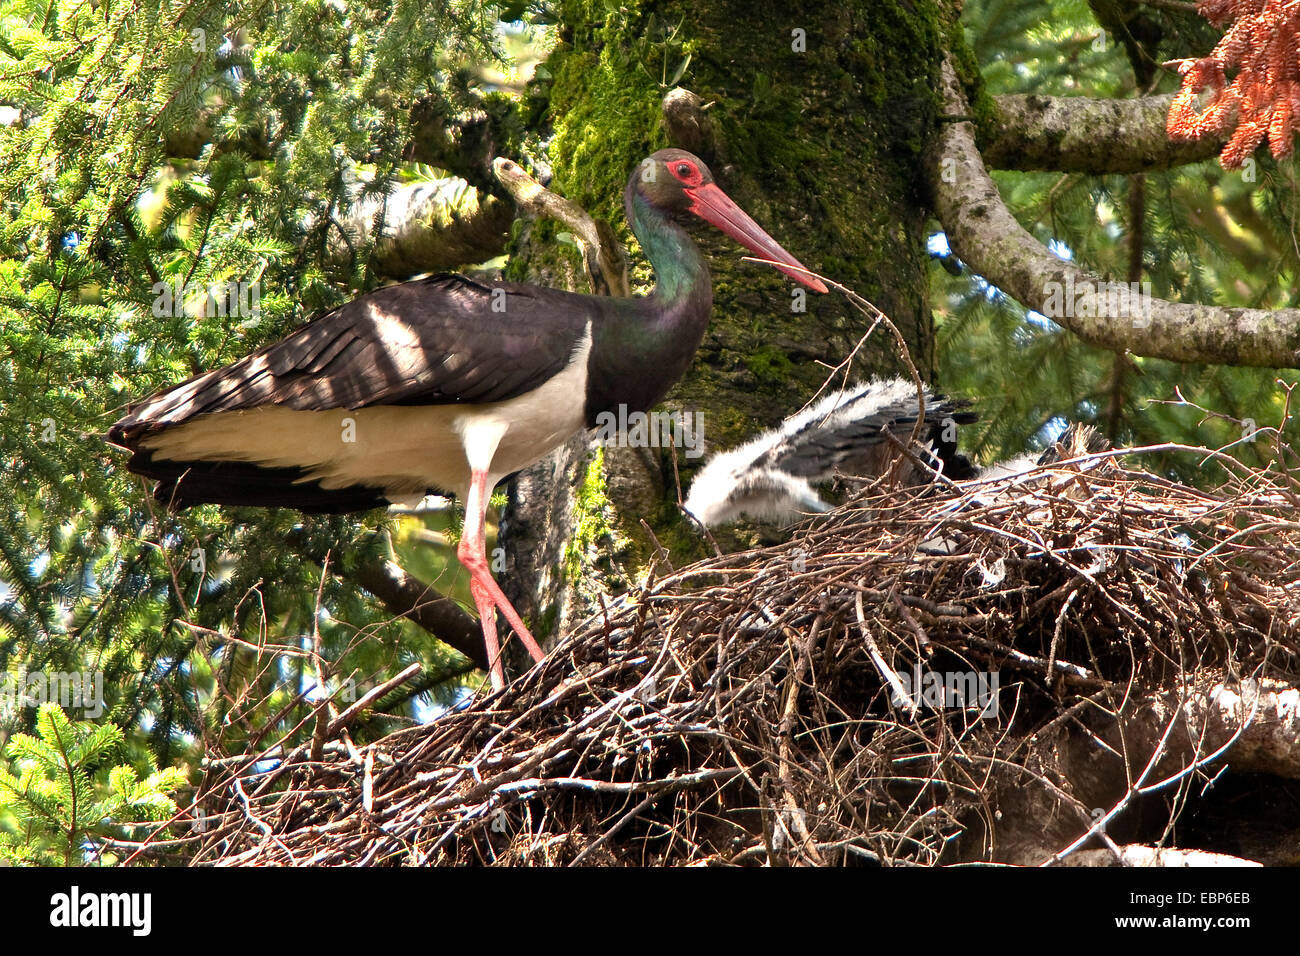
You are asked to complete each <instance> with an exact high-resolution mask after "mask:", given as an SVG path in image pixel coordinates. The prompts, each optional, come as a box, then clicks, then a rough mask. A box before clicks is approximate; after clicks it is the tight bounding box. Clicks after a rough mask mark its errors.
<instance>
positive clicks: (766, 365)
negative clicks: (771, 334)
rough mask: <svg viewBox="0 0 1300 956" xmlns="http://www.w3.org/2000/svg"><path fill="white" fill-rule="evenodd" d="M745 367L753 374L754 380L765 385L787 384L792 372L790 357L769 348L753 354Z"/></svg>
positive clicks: (778, 350)
mask: <svg viewBox="0 0 1300 956" xmlns="http://www.w3.org/2000/svg"><path fill="white" fill-rule="evenodd" d="M745 365H746V366H747V367H748V368H749V370H750V371H751V372H753V373H754V377H755V378H757V379H758V380H759V381H761V382H767V383H772V382H780V383H784V382H788V381H790V375H791V373H792V372H793V371H794V363H793V362H791V361H790V357H789V356H788V355H786V354H785V353H784V352H782V351H781V350H780V349H777V348H773V347H771V346H768V347H765V348H761V349H759V350H758V351H757V352H754V353H753V354H752V355H750V357H749V359H748V361H746V362H745Z"/></svg>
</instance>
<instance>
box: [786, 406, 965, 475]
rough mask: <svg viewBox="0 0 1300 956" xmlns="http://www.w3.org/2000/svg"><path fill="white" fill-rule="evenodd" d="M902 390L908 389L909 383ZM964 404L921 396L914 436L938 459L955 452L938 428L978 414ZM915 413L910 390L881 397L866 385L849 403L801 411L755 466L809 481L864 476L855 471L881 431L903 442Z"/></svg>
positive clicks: (879, 438) (878, 443)
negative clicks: (923, 401) (923, 399)
mask: <svg viewBox="0 0 1300 956" xmlns="http://www.w3.org/2000/svg"><path fill="white" fill-rule="evenodd" d="M889 384H890V385H891V386H892V384H893V383H889ZM907 387H908V388H909V389H910V387H911V386H910V383H907ZM969 406H970V402H969V401H966V400H963V399H958V400H952V399H948V398H946V397H945V396H942V395H932V394H928V393H927V395H926V408H925V424H924V425H923V426H922V430H921V435H920V438H921V441H922V442H923V443H930V444H931V445H932V446H933V447H934V449H935V452H936V454H937V455H938V457H940V458H942V459H943V460H944V461H948V460H949V459H950V458H953V457H954V455H955V451H956V445H955V442H953V441H951V440H945V437H944V435H943V431H944V425H945V423H947V422H949V421H952V422H955V423H957V424H961V425H965V424H969V423H970V422H973V421H975V420H976V418H977V417H978V416H977V415H976V413H975V412H973V411H970V410H969ZM919 414H920V408H919V404H918V402H917V399H916V394H915V392H910V393H909V394H903V395H901V396H892V395H890V396H888V397H887V398H886V397H885V396H882V395H880V394H877V393H876V392H875V391H874V390H873V387H872V386H868V387H867V389H866V390H864V392H863V393H862V394H859V395H857V396H855V397H853V398H851V399H850V400H849V401H846V402H843V403H841V404H838V405H833V406H832V405H823V406H821V407H820V408H819V409H814V410H813V413H811V414H810V413H805V414H804V415H803V416H801V420H800V421H798V422H797V423H796V422H790V423H789V425H791V426H792V427H790V428H789V430H788V432H787V435H786V436H785V438H784V439H783V440H782V441H781V442H780V443H778V444H777V445H775V446H774V447H773V448H772V449H771V450H770V451H769V452H767V454H766V455H765V456H764V458H763V460H762V461H761V464H763V465H766V466H768V467H771V468H774V469H776V470H777V471H782V472H785V473H786V474H789V475H795V476H797V477H800V478H809V479H812V480H815V481H821V480H825V479H826V478H829V477H831V476H832V475H833V474H834V473H835V472H836V471H837V470H843V471H847V472H850V473H855V472H856V473H866V472H863V471H861V469H862V467H863V462H864V461H869V460H870V458H869V457H868V456H870V455H872V454H873V453H874V452H875V450H876V449H877V448H879V446H881V445H882V444H884V443H885V442H886V437H885V435H886V432H888V433H889V434H890V435H892V436H893V437H894V438H896V439H898V440H899V441H906V440H907V439H908V438H909V437H910V436H911V434H912V430H913V429H914V428H915V427H916V420H917V417H918V415H919ZM889 454H890V455H892V454H893V453H892V452H889ZM963 470H964V469H963Z"/></svg>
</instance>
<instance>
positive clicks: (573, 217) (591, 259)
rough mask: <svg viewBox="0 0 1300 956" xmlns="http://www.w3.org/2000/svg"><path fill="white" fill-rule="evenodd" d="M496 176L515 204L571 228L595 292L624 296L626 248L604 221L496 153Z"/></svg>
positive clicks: (625, 289)
mask: <svg viewBox="0 0 1300 956" xmlns="http://www.w3.org/2000/svg"><path fill="white" fill-rule="evenodd" d="M492 168H493V170H494V171H495V172H496V176H497V179H499V180H500V181H501V185H502V186H504V187H505V189H506V191H507V192H509V193H510V195H511V196H513V197H514V200H515V202H516V203H517V204H518V205H519V208H520V209H522V210H524V211H525V212H528V213H530V214H531V215H534V216H549V217H551V218H552V219H555V220H556V221H558V222H560V223H561V224H563V225H565V226H567V227H568V228H569V229H571V230H573V234H574V236H575V237H576V238H577V240H578V245H579V247H580V248H581V249H582V265H583V268H584V269H585V270H586V272H587V280H588V281H589V282H590V283H591V291H592V292H593V293H595V294H596V295H612V296H619V297H623V296H627V295H629V294H630V293H629V291H628V284H627V251H626V250H624V248H623V246H622V244H621V243H619V241H618V240H617V239H616V238H615V237H614V231H613V230H612V229H610V228H609V225H608V224H607V223H604V222H597V221H596V220H595V219H593V218H592V217H591V214H590V213H588V212H587V210H585V209H583V208H582V207H581V206H579V205H578V204H577V203H575V202H573V201H571V200H568V199H565V198H564V197H563V196H558V195H556V194H555V193H553V192H551V191H550V190H549V189H546V188H545V187H544V186H542V184H541V183H539V182H537V181H536V180H535V179H533V178H532V177H531V176H529V175H528V174H527V173H526V172H524V170H523V168H522V167H521V166H520V165H519V164H518V163H512V162H511V161H510V160H508V159H502V158H501V157H497V158H496V159H495V160H493V162H492Z"/></svg>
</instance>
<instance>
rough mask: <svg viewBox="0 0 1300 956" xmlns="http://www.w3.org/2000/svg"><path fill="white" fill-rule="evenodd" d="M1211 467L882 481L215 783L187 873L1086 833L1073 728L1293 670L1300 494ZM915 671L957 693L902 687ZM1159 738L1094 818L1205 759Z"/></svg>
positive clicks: (895, 852)
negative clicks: (502, 680)
mask: <svg viewBox="0 0 1300 956" xmlns="http://www.w3.org/2000/svg"><path fill="white" fill-rule="evenodd" d="M1236 468H1237V470H1236V472H1235V475H1236V477H1234V478H1232V479H1231V480H1230V481H1229V482H1228V484H1227V485H1225V486H1224V487H1223V488H1221V489H1220V490H1218V491H1215V492H1205V491H1200V490H1196V489H1193V488H1189V487H1186V486H1183V485H1179V484H1176V483H1172V482H1169V481H1166V480H1163V479H1161V478H1158V477H1155V476H1153V475H1150V474H1146V473H1141V472H1134V471H1127V470H1125V469H1124V468H1122V467H1121V466H1120V465H1119V464H1118V459H1117V458H1115V457H1114V453H1111V455H1110V456H1107V455H1098V456H1091V457H1089V458H1086V459H1080V460H1076V461H1074V462H1066V463H1063V464H1058V465H1054V466H1051V467H1048V468H1042V469H1039V470H1038V471H1035V472H1033V473H1031V474H1029V475H1027V476H1023V477H1020V478H1017V479H1012V480H1003V481H1000V482H996V483H992V484H990V483H984V484H962V485H952V484H950V483H940V484H937V485H934V486H931V487H929V488H926V489H920V490H918V489H888V488H884V487H882V486H881V485H880V484H877V485H876V486H874V487H873V488H871V489H868V491H867V492H866V493H864V494H863V495H861V496H859V497H858V498H856V499H855V500H854V501H852V502H850V503H849V504H848V505H846V506H844V507H842V508H840V509H839V510H838V511H836V512H834V513H833V514H831V515H829V516H824V517H820V518H817V519H815V520H812V521H810V522H807V523H805V524H804V525H802V526H800V527H799V528H798V529H797V530H796V532H795V534H794V536H793V538H792V539H791V540H790V541H788V542H786V543H784V544H781V545H779V546H775V547H770V548H762V549H757V550H752V551H748V552H745V553H740V554H731V555H726V556H720V557H717V558H713V559H709V560H705V561H702V562H699V563H697V564H694V565H691V566H689V567H686V568H682V569H679V570H672V571H669V572H665V573H663V574H662V576H659V577H657V578H655V579H653V580H651V581H650V582H649V583H648V584H647V585H646V586H645V587H644V588H643V589H642V590H641V591H639V592H637V593H633V594H630V595H628V596H626V597H624V598H623V599H621V600H620V601H619V602H617V603H616V604H614V605H611V606H610V607H609V608H608V609H607V610H606V611H605V612H604V613H602V614H598V615H596V616H594V617H593V618H592V619H589V620H588V621H586V622H585V623H584V624H583V625H582V626H580V627H579V628H578V629H577V630H576V631H575V632H573V633H571V634H570V635H569V636H568V637H567V638H565V639H564V640H563V642H562V643H561V644H560V645H559V646H558V647H556V648H555V649H554V650H553V651H552V653H551V654H550V655H549V656H548V658H547V660H546V661H545V662H544V663H543V664H542V665H540V666H538V667H536V668H534V669H533V670H532V671H531V672H529V673H528V674H527V675H525V676H523V677H521V678H519V679H517V680H515V681H514V683H513V684H511V685H510V686H509V687H508V688H507V689H506V690H505V691H504V692H502V693H501V694H498V695H495V696H491V697H487V698H479V699H477V700H475V701H473V702H472V703H471V704H469V705H468V706H466V707H464V708H463V709H459V710H456V711H453V712H451V713H448V714H446V715H445V716H443V717H441V718H439V719H438V720H436V721H434V722H433V723H431V724H428V725H425V726H420V727H416V728H410V729H406V730H403V731H400V732H397V733H394V734H392V735H390V736H388V737H386V738H384V739H382V740H380V741H378V742H376V743H374V744H370V745H367V746H363V747H354V746H353V745H352V744H351V742H350V741H346V740H342V739H341V738H340V739H337V740H334V741H331V742H330V744H329V746H326V747H324V748H320V747H319V746H318V747H316V748H315V755H314V756H313V748H312V747H311V746H310V745H304V746H303V747H301V748H299V749H297V750H294V751H291V752H290V753H288V754H287V755H285V756H284V757H283V758H282V759H281V760H280V761H279V762H278V764H277V765H276V766H275V767H274V769H273V770H272V771H266V770H265V766H266V765H265V763H262V764H258V765H254V764H253V760H254V759H255V758H256V756H257V755H250V757H249V759H248V760H247V761H245V762H243V763H242V764H240V765H238V766H234V767H226V768H225V769H210V770H209V777H208V780H207V781H206V782H205V786H204V797H203V799H204V801H205V804H206V806H207V807H208V808H209V816H208V820H207V826H206V828H205V832H203V833H201V834H199V835H196V836H194V837H192V838H190V839H189V840H188V843H187V846H188V849H189V851H190V852H192V860H193V861H194V862H197V863H219V864H313V865H321V864H327V865H328V864H340V865H341V864H347V865H357V864H380V863H383V864H417V865H418V864H435V863H509V864H539V865H553V864H568V863H581V864H610V865H647V864H653V865H660V864H668V865H679V864H694V863H736V864H769V863H778V864H779V863H814V864H817V863H828V864H840V863H846V862H855V861H862V862H867V863H870V864H885V865H905V864H922V865H928V864H935V863H941V862H948V861H950V860H955V859H993V858H997V857H998V856H999V850H998V846H999V843H998V827H999V822H998V821H999V811H1000V810H1002V809H1004V808H1005V807H1006V806H1007V805H1008V803H1009V802H1010V801H1011V796H1010V795H1012V794H1020V795H1021V797H1023V795H1024V794H1025V793H1027V792H1031V791H1032V792H1035V793H1038V794H1040V795H1041V796H1042V797H1043V799H1044V800H1046V801H1047V802H1048V804H1047V805H1050V806H1052V807H1055V808H1058V809H1059V808H1061V807H1064V808H1065V811H1064V814H1063V816H1064V818H1066V819H1073V818H1072V817H1071V814H1072V813H1074V814H1075V815H1077V816H1079V821H1076V822H1075V824H1073V825H1075V826H1076V829H1077V830H1078V832H1083V831H1084V830H1085V829H1086V827H1087V825H1088V824H1089V823H1090V822H1092V821H1093V820H1094V819H1095V816H1096V814H1095V812H1092V811H1091V807H1090V806H1089V805H1088V803H1087V802H1086V798H1085V797H1081V796H1072V795H1071V793H1070V792H1069V791H1070V790H1071V787H1070V785H1069V781H1068V780H1063V779H1062V778H1061V776H1060V775H1059V774H1054V773H1053V772H1052V770H1051V769H1050V767H1048V766H1047V763H1046V762H1045V761H1048V760H1049V758H1050V754H1049V753H1047V750H1049V749H1050V748H1051V747H1052V746H1053V744H1052V741H1053V740H1059V738H1058V737H1054V735H1056V734H1059V733H1061V732H1064V729H1065V728H1067V727H1075V728H1076V729H1077V727H1079V726H1083V725H1087V727H1088V728H1090V729H1088V731H1087V732H1088V733H1090V734H1094V735H1096V736H1097V738H1098V740H1099V741H1100V742H1101V743H1103V744H1104V742H1105V741H1106V740H1108V739H1111V738H1108V737H1107V736H1106V734H1105V733H1104V732H1103V731H1101V730H1097V729H1096V728H1097V727H1098V726H1099V724H1098V723H1097V722H1096V720H1095V718H1096V716H1097V715H1099V714H1104V715H1105V719H1106V721H1107V722H1108V724H1109V725H1110V726H1117V727H1120V728H1121V729H1122V728H1123V727H1124V726H1125V725H1126V721H1134V720H1137V718H1138V715H1139V712H1140V711H1141V708H1143V707H1146V706H1148V705H1149V703H1150V702H1151V701H1152V700H1154V699H1158V698H1159V697H1160V695H1162V694H1169V693H1174V694H1175V695H1181V696H1179V700H1186V699H1187V697H1186V695H1187V693H1188V692H1189V691H1188V688H1194V687H1201V686H1205V684H1206V682H1207V681H1209V682H1214V681H1222V680H1225V679H1237V678H1254V679H1258V680H1264V679H1279V678H1280V679H1282V680H1283V681H1287V680H1289V681H1290V682H1291V683H1292V684H1294V683H1295V680H1294V678H1295V675H1296V674H1297V672H1298V671H1300V666H1298V665H1300V633H1298V631H1300V625H1298V624H1297V622H1298V621H1300V587H1298V586H1297V564H1298V562H1300V523H1296V522H1295V521H1294V515H1295V514H1296V510H1297V508H1296V506H1297V504H1300V499H1297V497H1296V495H1295V493H1294V491H1293V490H1292V489H1291V486H1290V485H1289V484H1288V483H1287V480H1286V478H1285V477H1278V476H1276V475H1273V474H1271V473H1266V472H1249V473H1247V472H1245V471H1244V470H1243V469H1241V468H1240V466H1236ZM931 674H934V675H953V674H956V675H958V676H959V678H960V677H961V676H962V675H965V678H966V679H967V683H965V684H964V685H961V681H960V680H958V681H957V685H960V686H957V685H954V684H953V682H952V680H951V679H949V678H944V679H945V680H947V681H948V683H947V684H946V685H945V686H947V687H955V689H954V690H951V691H945V693H946V696H945V697H942V698H941V699H937V698H936V697H935V693H936V692H935V691H934V684H933V683H931V689H930V691H929V692H926V693H921V694H919V695H918V694H917V693H915V691H916V690H917V689H918V687H921V688H924V687H925V686H926V683H927V681H931V678H929V677H927V676H926V675H931ZM971 675H975V682H974V683H971V682H970V679H971ZM979 675H983V679H984V684H983V686H982V687H981V685H980V684H979V683H978V680H979ZM993 675H996V682H997V696H996V700H995V701H994V703H993V704H992V705H991V707H989V706H985V701H984V700H982V699H981V698H980V695H979V691H980V690H981V689H983V690H988V689H989V687H988V684H989V683H990V682H991V678H992V676H993ZM1225 675H1226V676H1225ZM918 678H919V682H918ZM938 679H939V678H934V679H933V680H938ZM909 685H910V686H909ZM1175 710H1177V708H1175ZM1129 726H1130V727H1133V726H1136V725H1135V724H1132V723H1130V724H1129ZM1133 736H1134V737H1136V736H1137V734H1136V731H1134V734H1133ZM1155 736H1156V738H1158V740H1157V742H1156V743H1153V744H1152V745H1151V746H1149V747H1147V748H1146V749H1145V750H1142V749H1141V748H1139V747H1137V745H1136V744H1132V743H1131V742H1130V745H1131V746H1132V747H1133V748H1134V752H1132V753H1129V752H1128V751H1124V750H1123V747H1122V746H1120V745H1118V744H1117V745H1115V748H1118V749H1116V753H1117V755H1119V756H1123V757H1125V758H1126V763H1125V767H1126V769H1125V770H1123V771H1121V772H1120V775H1119V777H1120V780H1119V785H1120V789H1119V797H1118V799H1119V801H1120V802H1119V803H1117V804H1116V806H1115V809H1117V810H1119V809H1122V807H1121V804H1122V803H1123V801H1125V800H1128V799H1130V798H1131V797H1132V791H1131V789H1130V787H1129V783H1126V782H1125V780H1128V781H1130V782H1131V781H1133V780H1134V779H1135V778H1136V779H1137V782H1138V783H1141V782H1142V780H1143V779H1146V780H1148V782H1150V781H1151V780H1154V779H1155V778H1154V776H1146V777H1144V776H1142V774H1143V772H1144V768H1147V770H1151V769H1152V768H1155V767H1156V766H1157V764H1159V765H1160V768H1159V771H1158V774H1159V777H1160V779H1161V780H1183V779H1186V780H1190V779H1191V777H1192V776H1193V775H1194V774H1193V773H1189V771H1200V769H1201V767H1202V766H1203V765H1205V764H1208V763H1209V757H1210V756H1212V755H1211V754H1210V750H1211V749H1212V748H1211V746H1210V744H1208V743H1202V744H1200V745H1198V746H1195V747H1193V748H1192V749H1191V751H1190V752H1186V753H1184V752H1180V751H1178V750H1177V749H1176V748H1175V747H1173V745H1172V744H1171V742H1170V741H1171V739H1172V735H1171V734H1169V733H1168V732H1166V733H1164V735H1163V736H1161V735H1160V734H1159V733H1157V734H1156V735H1155ZM1106 746H1109V745H1108V744H1106ZM1115 748H1112V749H1115ZM1139 750H1140V751H1141V752H1138V751H1139ZM1171 760H1172V761H1173V763H1174V766H1172V767H1170V766H1166V764H1168V763H1169V762H1170V761H1171ZM1212 771H1213V768H1211V772H1212ZM1180 775H1181V776H1180ZM1182 785H1183V784H1182V783H1181V782H1180V783H1177V784H1171V786H1174V787H1177V786H1182ZM1081 801H1083V802H1081ZM1107 806H1109V804H1107ZM1090 813H1091V816H1090V815H1089V814H1090ZM1120 815H1121V814H1118V813H1117V814H1115V816H1116V818H1118V817H1119V816H1120ZM1080 821H1081V822H1080ZM1007 825H1009V823H1007ZM1022 825H1023V821H1022ZM1030 825H1031V828H1032V827H1035V826H1037V827H1038V829H1039V830H1040V832H1041V829H1042V827H1041V824H1037V823H1034V822H1033V821H1030ZM1096 836H1097V840H1100V839H1103V838H1102V836H1101V835H1096ZM1097 840H1094V842H1093V843H1092V844H1091V845H1093V846H1096V845H1098V844H1097ZM173 846H174V844H173ZM1058 849H1061V847H1058Z"/></svg>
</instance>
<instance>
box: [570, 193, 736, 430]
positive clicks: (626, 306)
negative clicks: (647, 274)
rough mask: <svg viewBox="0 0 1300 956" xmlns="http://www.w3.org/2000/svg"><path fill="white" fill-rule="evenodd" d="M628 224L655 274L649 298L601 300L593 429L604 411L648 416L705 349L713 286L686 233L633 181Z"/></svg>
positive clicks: (591, 372)
mask: <svg viewBox="0 0 1300 956" xmlns="http://www.w3.org/2000/svg"><path fill="white" fill-rule="evenodd" d="M624 200H625V202H624V204H625V206H626V208H627V220H628V222H629V223H630V224H631V226H632V232H633V233H635V234H636V237H637V240H638V241H639V242H640V243H641V248H642V250H643V251H644V252H645V254H646V258H647V259H649V260H650V265H651V266H653V267H654V271H655V289H654V292H653V293H651V294H650V295H648V296H645V297H633V298H630V299H603V300H600V303H599V305H598V306H597V307H598V308H599V309H600V310H601V312H602V314H603V319H602V320H601V321H600V322H598V323H596V325H595V327H594V328H593V330H592V337H593V341H592V349H591V355H590V358H589V360H588V384H587V402H586V415H587V423H588V425H595V424H596V420H595V416H596V415H597V414H598V413H599V412H602V411H615V410H617V409H618V408H619V407H620V406H625V407H626V409H627V410H628V411H649V410H650V409H651V408H652V407H653V406H655V405H657V404H658V403H659V402H660V401H661V400H662V399H663V397H664V396H665V395H667V394H668V390H669V389H670V388H672V387H673V385H675V384H676V383H677V380H678V379H680V378H681V377H682V376H683V375H684V374H685V373H686V369H687V368H688V367H689V366H690V364H691V359H692V358H693V357H694V355H695V350H696V349H698V348H699V347H700V342H701V340H703V338H704V330H705V329H706V328H708V325H709V313H710V312H711V311H712V309H713V285H712V283H711V282H710V281H709V270H708V267H707V266H706V265H705V264H704V259H703V257H702V256H701V255H700V251H699V249H697V248H696V246H695V243H694V242H692V241H691V237H690V236H688V235H687V234H686V230H685V229H683V228H682V227H681V226H679V225H678V224H677V223H676V222H674V221H673V219H672V217H671V216H668V215H667V214H666V213H664V212H663V210H661V209H658V208H657V207H655V206H653V205H651V204H650V203H648V202H646V200H645V199H644V198H642V197H641V195H640V194H639V193H638V192H637V191H636V189H635V188H634V184H633V183H629V184H628V189H627V193H626V194H625V196H624Z"/></svg>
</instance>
